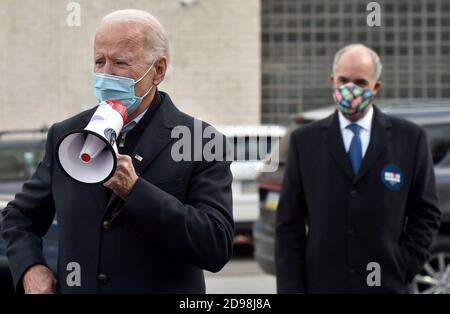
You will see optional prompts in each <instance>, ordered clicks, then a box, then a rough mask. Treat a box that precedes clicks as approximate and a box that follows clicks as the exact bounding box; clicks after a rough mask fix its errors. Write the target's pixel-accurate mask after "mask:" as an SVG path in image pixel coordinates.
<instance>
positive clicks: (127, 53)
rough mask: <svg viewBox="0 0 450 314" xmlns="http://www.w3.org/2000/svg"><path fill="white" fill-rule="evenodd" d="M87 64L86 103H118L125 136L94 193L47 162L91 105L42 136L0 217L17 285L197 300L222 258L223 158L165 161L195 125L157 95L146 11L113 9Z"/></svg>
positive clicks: (158, 76) (229, 225) (152, 27)
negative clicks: (53, 246)
mask: <svg viewBox="0 0 450 314" xmlns="http://www.w3.org/2000/svg"><path fill="white" fill-rule="evenodd" d="M94 60H95V66H94V80H93V89H94V94H95V96H96V97H97V98H98V100H99V101H103V100H108V99H114V97H116V98H119V100H121V101H122V102H123V103H124V104H125V105H126V106H127V109H128V114H129V117H128V120H127V122H128V123H127V125H126V126H125V128H124V130H125V129H128V130H127V132H126V137H125V135H124V134H125V131H122V133H123V134H120V135H119V137H118V141H117V142H118V143H120V145H119V154H118V155H117V160H118V161H117V169H116V172H115V173H114V175H113V177H112V178H111V179H110V180H108V181H107V182H106V183H105V184H104V185H97V186H92V185H90V186H89V185H82V184H79V183H77V182H75V181H73V180H71V179H70V178H69V177H67V176H66V175H65V174H64V173H63V171H62V170H61V169H60V168H59V167H58V165H57V162H55V161H56V158H55V148H56V144H57V143H58V141H59V139H61V137H62V136H63V135H64V134H66V133H67V132H69V131H72V130H75V129H82V128H84V127H85V126H86V125H87V123H88V122H89V120H90V118H91V117H92V115H93V113H94V111H95V110H96V108H93V109H91V110H87V111H85V112H82V113H80V114H78V115H76V116H74V117H72V118H70V119H67V120H65V121H63V122H60V123H57V124H55V125H53V126H52V127H51V128H50V130H49V132H48V136H47V143H46V149H45V156H44V159H43V161H42V163H41V164H40V165H39V167H38V169H37V170H36V172H35V173H34V175H33V176H32V178H31V179H30V180H29V181H27V182H26V183H25V184H24V185H23V189H22V191H21V192H20V193H18V194H17V195H16V197H15V199H14V200H13V201H11V202H10V203H9V204H8V206H7V207H6V208H5V210H4V211H3V215H4V218H3V237H4V239H5V242H6V244H7V256H8V260H9V265H10V268H11V272H12V275H13V279H14V283H15V285H16V289H17V290H18V291H20V290H22V288H23V289H24V291H25V293H57V292H59V293H204V292H205V280H204V275H203V269H205V270H209V271H213V272H215V271H219V270H220V269H221V268H222V267H223V266H224V265H225V264H226V263H227V261H228V260H229V259H230V257H231V254H232V244H233V233H234V223H233V218H232V205H231V204H232V196H231V182H232V175H231V172H230V162H228V161H220V160H213V161H206V160H205V159H201V160H198V159H197V158H196V159H195V161H194V160H192V161H189V160H187V161H186V160H185V161H181V162H176V161H174V159H173V158H172V156H171V147H172V145H173V144H174V142H175V141H174V139H172V137H171V130H172V129H173V128H174V127H176V126H182V127H184V128H186V127H187V128H189V129H190V130H191V131H192V133H194V132H193V129H194V118H192V117H190V116H188V115H186V114H184V113H182V112H180V111H179V110H178V109H177V108H176V107H175V105H174V104H173V103H172V101H171V99H170V97H169V96H168V95H167V94H166V93H163V92H160V91H158V89H157V86H158V84H160V83H161V82H162V81H163V79H164V76H165V73H166V69H167V66H168V63H169V53H168V40H167V33H166V31H165V29H164V28H163V27H162V25H161V24H160V23H159V22H158V21H157V20H156V19H155V18H154V17H153V16H152V15H150V14H149V13H147V12H143V11H138V10H121V11H116V12H113V13H111V14H109V15H107V16H106V17H104V18H103V20H102V23H101V25H100V27H99V28H98V30H97V33H96V36H95V43H94ZM130 82H131V84H130ZM122 83H123V84H122ZM119 85H120V86H119ZM123 86H130V87H129V90H126V91H124V90H123V89H121V88H122V87H123ZM124 93H126V94H127V95H128V96H127V97H122V96H123V95H124ZM204 125H206V124H204ZM125 139H126V140H125ZM137 156H138V157H139V158H136V157H137ZM118 208H119V209H118ZM55 214H56V216H57V218H58V226H59V258H58V272H57V276H56V278H55V275H54V274H53V273H52V271H51V270H50V269H49V268H48V267H47V263H46V260H45V259H44V257H43V254H42V236H43V235H44V234H45V233H46V232H47V230H48V228H49V226H50V225H51V223H52V221H53V219H54V216H55ZM74 263H77V265H79V272H80V274H79V275H80V278H79V280H78V281H77V282H76V284H73V282H71V281H70V280H67V278H68V276H69V275H70V273H69V271H68V269H71V268H70V267H68V265H74Z"/></svg>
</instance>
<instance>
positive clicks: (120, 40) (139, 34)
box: [95, 22, 145, 46]
mask: <svg viewBox="0 0 450 314" xmlns="http://www.w3.org/2000/svg"><path fill="white" fill-rule="evenodd" d="M144 44H145V34H144V31H143V29H142V27H139V25H136V24H133V23H119V22H115V23H104V24H102V25H101V26H100V28H99V29H98V30H97V33H96V34H95V46H103V45H121V46H127V45H132V46H139V45H144Z"/></svg>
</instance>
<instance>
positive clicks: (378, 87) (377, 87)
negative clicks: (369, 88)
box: [373, 81, 383, 96]
mask: <svg viewBox="0 0 450 314" xmlns="http://www.w3.org/2000/svg"><path fill="white" fill-rule="evenodd" d="M382 85H383V83H382V82H381V81H376V82H375V85H374V86H373V95H374V96H375V95H376V94H378V90H379V89H380V88H381V86H382Z"/></svg>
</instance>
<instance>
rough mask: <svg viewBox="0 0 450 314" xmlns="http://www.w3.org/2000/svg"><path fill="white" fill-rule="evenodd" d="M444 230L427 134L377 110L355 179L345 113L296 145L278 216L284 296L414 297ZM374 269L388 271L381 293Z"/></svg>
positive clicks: (309, 129)
mask: <svg viewBox="0 0 450 314" xmlns="http://www.w3.org/2000/svg"><path fill="white" fill-rule="evenodd" d="M393 174H394V176H392V175H393ZM389 176H390V177H389ZM397 179H399V182H395V180H397ZM439 221H440V211H439V209H438V200H437V195H436V188H435V177H434V171H433V163H432V158H431V154H430V151H429V147H428V145H427V140H426V135H425V132H424V131H423V130H422V129H421V128H419V127H418V126H416V125H414V124H412V123H410V122H407V121H405V120H402V119H398V118H394V117H389V116H387V115H385V114H383V113H382V112H381V111H380V110H379V109H378V108H376V107H374V117H373V122H372V129H371V138H370V143H369V147H368V149H367V152H366V154H365V157H364V159H363V161H362V165H361V168H360V170H359V173H358V175H357V176H354V175H353V171H352V167H351V163H350V159H349V157H348V155H347V153H346V152H345V148H344V144H343V140H342V135H341V131H340V127H339V120H338V114H337V112H335V113H334V114H333V115H331V116H330V117H328V118H326V119H324V120H322V121H318V122H315V123H312V124H310V125H307V126H304V127H302V128H300V129H297V130H296V131H294V132H293V133H292V136H291V138H290V145H289V153H288V160H287V165H286V170H285V176H284V182H283V189H282V192H281V195H280V202H279V206H278V212H277V227H276V271H277V285H278V292H280V293H402V292H405V290H406V287H407V283H408V282H409V281H410V280H411V279H412V278H413V276H414V275H415V274H417V273H418V272H419V270H420V269H421V267H422V266H423V264H424V263H425V261H426V260H427V258H428V257H429V247H430V245H431V242H432V239H433V237H434V236H435V234H436V233H437V231H438V228H439ZM371 262H375V263H378V265H379V266H380V268H379V269H380V270H381V272H380V275H381V276H380V278H381V286H369V285H368V284H367V277H368V275H369V274H370V273H371V272H372V270H373V269H372V268H370V267H371V265H369V270H368V264H369V263H371ZM370 278H372V279H373V277H370Z"/></svg>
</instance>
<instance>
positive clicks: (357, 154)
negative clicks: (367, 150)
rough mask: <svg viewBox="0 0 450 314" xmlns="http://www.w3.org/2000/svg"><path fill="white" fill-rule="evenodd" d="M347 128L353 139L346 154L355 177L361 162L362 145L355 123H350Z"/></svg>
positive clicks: (358, 129)
mask: <svg viewBox="0 0 450 314" xmlns="http://www.w3.org/2000/svg"><path fill="white" fill-rule="evenodd" d="M347 128H348V129H350V130H351V131H352V132H353V138H352V142H351V143H350V149H349V150H348V154H349V156H350V160H351V161H352V167H353V173H354V174H355V175H357V174H358V171H359V167H360V166H361V161H362V144H361V137H360V131H361V127H360V126H359V125H357V124H356V123H352V124H350V125H349V126H348V127H347Z"/></svg>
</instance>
